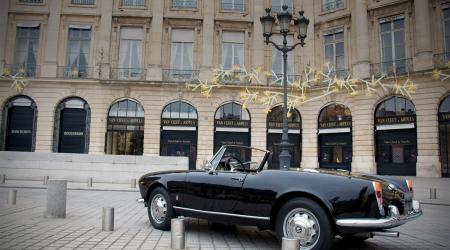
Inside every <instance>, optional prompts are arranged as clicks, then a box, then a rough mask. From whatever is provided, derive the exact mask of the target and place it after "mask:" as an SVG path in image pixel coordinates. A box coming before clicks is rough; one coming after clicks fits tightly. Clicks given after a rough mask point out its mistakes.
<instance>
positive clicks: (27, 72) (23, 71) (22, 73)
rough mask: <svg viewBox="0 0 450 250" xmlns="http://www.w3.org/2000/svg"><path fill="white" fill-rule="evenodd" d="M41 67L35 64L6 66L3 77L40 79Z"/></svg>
mask: <svg viewBox="0 0 450 250" xmlns="http://www.w3.org/2000/svg"><path fill="white" fill-rule="evenodd" d="M39 71H40V67H39V65H35V64H5V66H4V67H3V75H11V76H18V77H39Z"/></svg>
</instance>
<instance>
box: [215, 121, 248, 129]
mask: <svg viewBox="0 0 450 250" xmlns="http://www.w3.org/2000/svg"><path fill="white" fill-rule="evenodd" d="M214 126H216V127H231V128H249V127H250V121H243V120H214Z"/></svg>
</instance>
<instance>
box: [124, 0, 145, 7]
mask: <svg viewBox="0 0 450 250" xmlns="http://www.w3.org/2000/svg"><path fill="white" fill-rule="evenodd" d="M121 6H122V7H145V0H121Z"/></svg>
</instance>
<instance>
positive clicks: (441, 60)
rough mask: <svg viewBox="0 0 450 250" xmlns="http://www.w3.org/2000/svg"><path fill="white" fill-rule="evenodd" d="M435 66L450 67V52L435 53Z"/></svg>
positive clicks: (439, 67)
mask: <svg viewBox="0 0 450 250" xmlns="http://www.w3.org/2000/svg"><path fill="white" fill-rule="evenodd" d="M433 62H434V67H435V68H438V69H443V68H450V52H446V53H441V54H434V55H433Z"/></svg>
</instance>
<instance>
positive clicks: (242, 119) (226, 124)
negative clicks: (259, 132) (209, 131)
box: [214, 102, 251, 160]
mask: <svg viewBox="0 0 450 250" xmlns="http://www.w3.org/2000/svg"><path fill="white" fill-rule="evenodd" d="M214 118H215V119H214V152H216V151H217V150H219V148H220V147H221V146H223V145H240V146H250V113H249V112H248V110H247V109H243V108H242V105H240V104H239V103H236V102H229V103H225V104H223V105H221V106H220V107H219V108H218V109H217V110H216V113H215V115H214ZM248 151H249V150H242V151H241V152H238V151H236V152H234V154H235V156H236V157H241V159H248V160H250V159H251V156H250V155H241V154H246V152H248Z"/></svg>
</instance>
